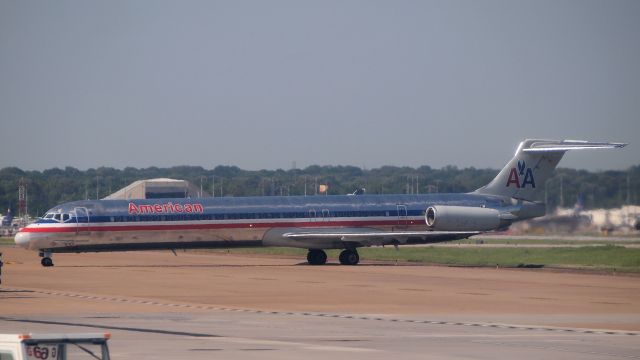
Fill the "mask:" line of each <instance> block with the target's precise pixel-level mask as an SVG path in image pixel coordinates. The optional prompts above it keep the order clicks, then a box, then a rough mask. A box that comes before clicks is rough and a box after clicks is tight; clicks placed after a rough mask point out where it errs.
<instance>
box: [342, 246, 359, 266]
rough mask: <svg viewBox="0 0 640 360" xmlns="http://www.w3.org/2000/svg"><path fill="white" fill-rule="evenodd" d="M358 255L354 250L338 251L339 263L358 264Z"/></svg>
mask: <svg viewBox="0 0 640 360" xmlns="http://www.w3.org/2000/svg"><path fill="white" fill-rule="evenodd" d="M359 262H360V255H358V252H357V251H355V250H343V251H342V252H341V253H340V264H342V265H358V263H359Z"/></svg>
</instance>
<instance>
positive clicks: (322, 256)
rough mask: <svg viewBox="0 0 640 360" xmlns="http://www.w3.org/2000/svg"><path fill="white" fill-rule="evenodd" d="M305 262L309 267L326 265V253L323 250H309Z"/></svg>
mask: <svg viewBox="0 0 640 360" xmlns="http://www.w3.org/2000/svg"><path fill="white" fill-rule="evenodd" d="M307 261H308V262H309V264H310V265H324V264H326V263H327V253H326V252H324V250H318V249H309V252H308V253H307Z"/></svg>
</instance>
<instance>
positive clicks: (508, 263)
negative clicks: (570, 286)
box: [212, 245, 640, 272]
mask: <svg viewBox="0 0 640 360" xmlns="http://www.w3.org/2000/svg"><path fill="white" fill-rule="evenodd" d="M212 251H214V252H228V253H232V254H268V255H291V256H300V257H301V258H304V257H305V256H306V253H307V251H306V250H305V249H292V248H246V249H229V250H212ZM358 252H359V253H360V258H361V259H368V260H382V261H395V260H398V261H402V262H416V263H425V264H443V265H455V266H500V267H518V266H520V267H522V266H524V267H545V266H547V267H548V266H552V267H567V268H578V269H591V270H603V271H623V272H640V249H634V248H625V247H622V246H615V245H604V246H584V247H577V248H576V247H571V248H562V247H560V248H526V247H520V248H493V247H492V248H482V247H478V248H448V247H447V248H443V247H430V246H428V247H415V246H414V247H410V246H406V247H401V248H400V249H399V251H396V250H394V249H393V247H386V248H380V247H376V248H360V249H358ZM338 254H339V250H330V251H327V255H328V256H329V259H330V261H332V260H333V261H335V259H336V258H337V257H338Z"/></svg>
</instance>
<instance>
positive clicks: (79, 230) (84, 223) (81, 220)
mask: <svg viewBox="0 0 640 360" xmlns="http://www.w3.org/2000/svg"><path fill="white" fill-rule="evenodd" d="M73 211H74V212H75V213H76V235H89V234H91V231H90V229H89V223H90V219H89V210H87V208H85V207H77V208H74V209H73Z"/></svg>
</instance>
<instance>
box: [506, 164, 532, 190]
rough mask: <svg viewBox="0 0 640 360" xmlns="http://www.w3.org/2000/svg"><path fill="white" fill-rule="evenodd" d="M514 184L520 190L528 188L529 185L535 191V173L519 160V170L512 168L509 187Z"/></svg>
mask: <svg viewBox="0 0 640 360" xmlns="http://www.w3.org/2000/svg"><path fill="white" fill-rule="evenodd" d="M512 184H513V185H515V187H517V188H518V189H520V188H526V187H527V185H531V188H534V189H535V187H536V181H535V180H534V179H533V171H532V170H531V168H528V167H527V166H526V165H525V163H524V161H519V160H518V168H517V169H516V168H511V171H510V172H509V179H508V180H507V187H509V186H511V185H512Z"/></svg>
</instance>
